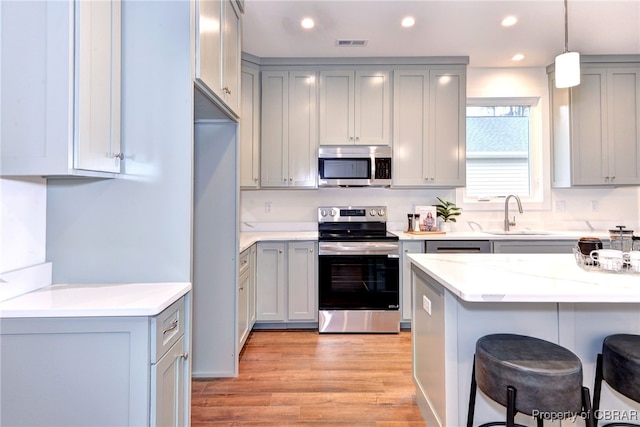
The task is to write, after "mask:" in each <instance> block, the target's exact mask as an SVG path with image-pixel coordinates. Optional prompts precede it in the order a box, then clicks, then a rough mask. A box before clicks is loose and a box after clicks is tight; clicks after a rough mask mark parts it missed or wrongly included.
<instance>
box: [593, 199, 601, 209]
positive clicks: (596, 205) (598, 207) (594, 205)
mask: <svg viewBox="0 0 640 427" xmlns="http://www.w3.org/2000/svg"><path fill="white" fill-rule="evenodd" d="M598 209H600V204H599V203H598V201H597V200H592V201H591V212H598Z"/></svg>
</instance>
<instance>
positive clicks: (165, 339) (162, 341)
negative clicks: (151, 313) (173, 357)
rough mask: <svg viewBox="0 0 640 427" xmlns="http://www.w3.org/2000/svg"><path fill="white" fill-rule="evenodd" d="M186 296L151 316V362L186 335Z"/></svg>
mask: <svg viewBox="0 0 640 427" xmlns="http://www.w3.org/2000/svg"><path fill="white" fill-rule="evenodd" d="M185 322H186V319H185V312H184V297H182V298H180V299H179V300H177V301H176V302H174V303H173V304H171V305H170V306H169V307H167V308H166V309H165V310H164V311H163V312H162V313H160V314H158V315H157V316H155V317H152V318H151V331H152V334H151V363H155V362H156V361H157V360H159V359H160V358H161V357H162V356H163V355H164V354H165V353H166V352H167V351H168V350H169V349H170V348H171V346H172V345H173V344H174V343H175V342H176V341H178V340H179V339H180V337H182V336H183V335H184V327H185Z"/></svg>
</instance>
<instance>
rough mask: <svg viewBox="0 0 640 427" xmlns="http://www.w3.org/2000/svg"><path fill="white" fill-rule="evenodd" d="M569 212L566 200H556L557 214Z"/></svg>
mask: <svg viewBox="0 0 640 427" xmlns="http://www.w3.org/2000/svg"><path fill="white" fill-rule="evenodd" d="M566 210H567V202H565V201H564V200H556V212H565V211H566Z"/></svg>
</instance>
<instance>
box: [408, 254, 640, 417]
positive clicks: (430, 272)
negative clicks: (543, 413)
mask: <svg viewBox="0 0 640 427" xmlns="http://www.w3.org/2000/svg"><path fill="white" fill-rule="evenodd" d="M409 258H410V260H411V263H412V288H413V311H414V313H413V324H412V334H413V336H412V348H413V357H414V382H415V384H416V399H417V401H418V405H419V406H420V409H421V411H422V414H423V416H424V417H425V420H426V421H427V424H428V425H429V426H432V427H433V426H454V425H456V426H457V425H464V423H465V422H466V415H467V407H468V401H469V385H470V381H471V371H472V366H473V354H474V349H475V342H476V340H477V339H478V338H480V337H481V336H484V335H487V334H492V333H516V334H522V335H530V336H534V337H538V338H542V339H545V340H548V341H551V342H555V343H557V344H559V345H561V346H563V347H566V348H568V349H569V350H571V351H572V352H574V353H575V354H576V355H578V357H579V358H580V359H581V361H582V364H583V382H584V385H586V386H587V387H589V388H590V389H593V380H594V372H595V360H596V355H597V353H598V352H599V351H600V349H601V347H602V340H603V339H604V337H606V336H607V335H609V334H613V333H632V334H638V333H640V275H637V274H622V273H606V272H599V271H586V270H583V269H582V268H580V267H579V266H578V265H577V264H576V262H575V258H574V257H573V255H568V254H567V255H565V254H473V255H468V254H411V255H409ZM601 408H607V409H610V410H612V411H613V410H615V411H620V413H626V414H630V413H640V406H639V405H638V404H637V403H633V402H631V401H630V400H629V399H626V398H624V397H621V396H620V395H619V394H617V393H615V392H612V391H610V389H608V388H607V387H603V397H602V405H601ZM633 411H635V412H633ZM504 413H505V409H504V408H503V407H501V406H500V405H498V404H496V403H494V402H491V401H490V400H489V399H487V398H485V397H484V396H483V395H482V394H481V393H479V394H478V396H477V401H476V414H475V422H476V423H477V424H481V423H484V422H489V421H496V420H500V419H504ZM516 421H517V422H520V423H521V424H523V425H535V420H534V419H533V418H529V417H527V416H525V415H522V414H520V415H519V416H518V417H517V418H516Z"/></svg>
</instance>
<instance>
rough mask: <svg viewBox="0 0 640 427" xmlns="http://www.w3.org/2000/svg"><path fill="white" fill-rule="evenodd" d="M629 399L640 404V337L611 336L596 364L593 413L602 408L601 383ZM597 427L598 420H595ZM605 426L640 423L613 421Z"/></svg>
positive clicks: (606, 339) (604, 342) (606, 340)
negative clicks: (604, 382)
mask: <svg viewBox="0 0 640 427" xmlns="http://www.w3.org/2000/svg"><path fill="white" fill-rule="evenodd" d="M603 379H604V380H605V381H606V382H607V384H609V386H611V388H613V389H614V390H616V391H617V392H618V393H620V394H622V395H624V396H626V397H628V398H629V399H631V400H633V401H635V402H640V335H630V334H616V335H609V336H608V337H606V338H605V339H604V341H603V342H602V353H600V354H598V358H597V361H596V379H595V384H594V386H593V413H594V414H595V415H597V414H598V411H599V409H600V392H601V391H602V380H603ZM595 418H596V419H595V422H594V426H596V427H597V425H598V419H597V417H595ZM605 425H606V426H638V425H639V424H631V423H623V422H619V423H618V422H613V423H609V424H605Z"/></svg>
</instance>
